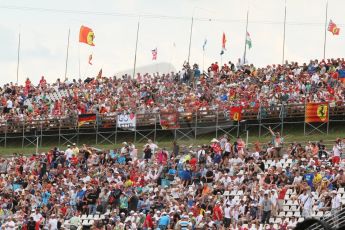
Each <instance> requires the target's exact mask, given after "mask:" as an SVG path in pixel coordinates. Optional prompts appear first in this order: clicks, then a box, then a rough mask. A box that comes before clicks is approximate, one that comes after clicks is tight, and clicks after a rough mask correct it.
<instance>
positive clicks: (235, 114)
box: [230, 106, 242, 121]
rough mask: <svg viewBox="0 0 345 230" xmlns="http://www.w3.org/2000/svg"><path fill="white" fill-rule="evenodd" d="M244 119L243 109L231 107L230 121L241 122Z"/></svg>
mask: <svg viewBox="0 0 345 230" xmlns="http://www.w3.org/2000/svg"><path fill="white" fill-rule="evenodd" d="M241 118H242V107H241V106H236V107H230V119H231V120H233V121H241Z"/></svg>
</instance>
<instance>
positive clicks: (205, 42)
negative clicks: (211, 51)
mask: <svg viewBox="0 0 345 230" xmlns="http://www.w3.org/2000/svg"><path fill="white" fill-rule="evenodd" d="M206 44H207V39H206V38H205V41H204V44H203V45H202V50H203V51H205V47H206Z"/></svg>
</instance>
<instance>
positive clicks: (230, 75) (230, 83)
mask: <svg viewBox="0 0 345 230" xmlns="http://www.w3.org/2000/svg"><path fill="white" fill-rule="evenodd" d="M342 80H345V61H344V59H327V60H321V61H318V60H312V61H310V63H309V64H306V63H304V64H302V65H300V64H299V63H297V62H292V63H286V64H284V65H271V66H270V65H268V66H266V67H264V68H256V67H255V66H254V65H252V64H251V65H243V64H241V60H239V61H238V63H237V64H233V63H231V62H228V63H225V64H223V65H222V66H219V65H218V63H217V62H215V63H212V64H211V65H210V67H209V68H208V69H207V71H205V72H204V73H202V72H201V71H200V69H199V67H198V65H197V64H194V65H193V66H190V65H189V64H188V63H185V64H184V65H183V68H182V70H180V71H179V72H177V73H165V74H162V73H156V74H152V75H151V74H140V73H138V74H137V76H135V77H133V76H129V75H124V76H114V77H105V76H102V74H101V72H100V74H99V75H98V76H97V77H95V78H87V79H85V80H84V81H83V80H81V79H73V80H70V79H65V80H61V79H57V80H56V82H53V83H48V82H47V81H46V79H45V78H44V77H43V76H42V78H41V80H40V81H39V82H31V81H30V79H29V78H27V80H26V81H25V84H24V85H17V84H14V83H9V84H6V85H4V86H3V87H2V88H0V99H1V106H2V109H1V113H0V119H1V120H11V119H14V121H18V120H22V119H26V120H33V119H39V118H54V117H70V116H72V115H76V114H81V113H100V114H106V115H112V114H116V113H119V112H124V111H126V112H136V113H150V112H160V111H166V110H172V111H179V112H193V111H195V110H212V109H214V110H215V109H219V110H222V109H224V108H226V107H228V106H231V105H235V106H242V107H243V108H259V107H260V106H266V107H272V106H277V105H280V104H282V103H285V104H304V103H305V102H308V101H312V102H323V101H327V102H329V103H331V104H332V105H334V106H335V105H343V103H344V99H345V91H344V84H343V83H342V82H344V81H342ZM62 91H64V92H66V93H64V94H60V92H62ZM52 93H57V94H58V96H57V98H56V97H51V96H50V95H51V94H52ZM16 119H17V120H16Z"/></svg>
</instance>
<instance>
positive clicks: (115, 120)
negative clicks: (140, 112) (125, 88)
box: [115, 114, 137, 145]
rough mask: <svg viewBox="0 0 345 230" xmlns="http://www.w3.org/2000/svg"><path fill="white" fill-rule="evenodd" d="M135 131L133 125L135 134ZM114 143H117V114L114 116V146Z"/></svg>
mask: <svg viewBox="0 0 345 230" xmlns="http://www.w3.org/2000/svg"><path fill="white" fill-rule="evenodd" d="M135 116H136V115H135ZM136 129H137V127H136V125H135V127H134V132H135V130H136ZM116 143H117V114H116V115H115V145H116Z"/></svg>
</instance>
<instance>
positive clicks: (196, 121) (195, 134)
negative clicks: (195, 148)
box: [194, 110, 198, 140]
mask: <svg viewBox="0 0 345 230" xmlns="http://www.w3.org/2000/svg"><path fill="white" fill-rule="evenodd" d="M197 129H198V110H196V111H195V128H194V140H196V136H197Z"/></svg>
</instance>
